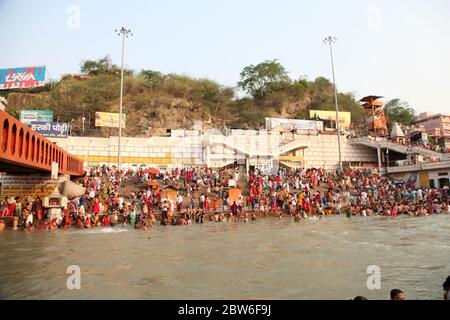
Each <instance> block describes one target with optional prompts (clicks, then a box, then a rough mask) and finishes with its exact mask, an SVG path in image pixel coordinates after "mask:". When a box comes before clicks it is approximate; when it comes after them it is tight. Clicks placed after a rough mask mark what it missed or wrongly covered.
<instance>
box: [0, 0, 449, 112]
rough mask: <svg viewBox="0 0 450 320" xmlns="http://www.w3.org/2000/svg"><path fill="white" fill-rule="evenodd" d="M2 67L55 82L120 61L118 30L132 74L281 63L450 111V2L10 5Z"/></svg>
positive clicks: (0, 6)
mask: <svg viewBox="0 0 450 320" xmlns="http://www.w3.org/2000/svg"><path fill="white" fill-rule="evenodd" d="M0 14H1V19H0V39H1V40H2V46H1V49H0V68H7V67H21V66H32V65H46V66H47V68H48V71H49V72H50V75H51V77H52V78H58V77H59V76H60V75H61V74H64V73H75V72H78V71H79V65H80V62H81V61H82V60H83V59H97V58H100V57H102V56H105V55H110V56H111V58H112V60H113V62H114V63H117V64H119V63H120V47H121V42H120V39H119V37H118V36H117V35H116V34H115V33H114V29H116V28H119V27H121V26H122V25H124V26H126V27H127V28H130V29H132V31H133V32H134V36H133V37H132V38H130V39H129V40H127V44H126V53H125V55H126V57H125V59H126V65H127V66H128V67H129V68H132V69H134V70H140V69H143V68H150V69H153V70H159V71H161V72H163V73H170V72H176V73H185V74H187V75H190V76H194V77H208V78H211V79H214V80H216V81H218V82H220V83H222V84H226V85H230V86H234V85H235V84H236V82H237V81H238V80H239V73H240V72H241V70H242V68H243V67H244V66H246V65H249V64H257V63H259V62H262V61H264V60H266V59H279V60H280V62H281V63H282V64H283V65H284V66H285V67H286V69H287V70H288V71H289V72H290V76H291V77H292V78H298V77H300V76H302V75H305V76H307V77H308V78H309V79H314V78H315V77H317V76H325V77H327V78H331V66H330V57H329V51H328V48H327V47H326V45H325V44H323V42H322V40H323V38H324V37H325V36H327V35H334V36H336V37H337V38H338V42H337V43H336V44H335V47H334V50H335V67H336V80H337V86H338V88H339V90H341V91H344V92H353V93H355V95H356V97H357V98H360V97H362V96H363V95H368V94H378V95H383V96H385V97H386V99H385V100H386V101H387V100H388V99H391V98H395V97H398V98H401V99H403V100H406V101H408V102H409V103H410V105H411V106H412V107H414V108H415V109H417V110H418V111H432V112H448V113H450V109H449V107H450V102H448V98H447V97H448V89H449V83H450V81H449V77H450V1H448V0H427V1H425V0H423V1H422V0H421V1H419V0H395V1H380V0H379V1H377V0H373V1H367V0H339V1H332V0H327V1H325V0H319V1H317V0H316V1H302V0H292V1H288V0H277V1H275V0H241V1H238V0H221V1H219V0H209V1H208V0H176V1H175V0H165V1H162V0H161V1H139V0H128V1H117V0H109V1H103V0H95V1H94V0H91V1H88V0H78V1H77V0H67V1H66V0H58V1H57V0H54V1H52V0H39V1H30V0H0Z"/></svg>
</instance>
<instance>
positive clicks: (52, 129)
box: [30, 121, 69, 138]
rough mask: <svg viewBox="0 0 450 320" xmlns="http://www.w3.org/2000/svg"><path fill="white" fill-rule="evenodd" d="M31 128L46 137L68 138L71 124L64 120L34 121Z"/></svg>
mask: <svg viewBox="0 0 450 320" xmlns="http://www.w3.org/2000/svg"><path fill="white" fill-rule="evenodd" d="M30 128H31V129H32V130H34V131H36V132H37V133H39V134H42V135H43V136H44V137H55V138H67V136H68V135H69V125H68V124H67V123H62V122H46V121H33V122H31V123H30Z"/></svg>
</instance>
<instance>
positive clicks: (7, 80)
mask: <svg viewBox="0 0 450 320" xmlns="http://www.w3.org/2000/svg"><path fill="white" fill-rule="evenodd" d="M44 81H45V66H41V67H25V68H9V69H0V90H6V89H17V88H35V87H42V86H43V85H44Z"/></svg>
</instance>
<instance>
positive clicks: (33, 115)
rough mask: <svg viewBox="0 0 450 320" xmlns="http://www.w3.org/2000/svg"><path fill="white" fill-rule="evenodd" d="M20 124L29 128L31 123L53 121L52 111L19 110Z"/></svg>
mask: <svg viewBox="0 0 450 320" xmlns="http://www.w3.org/2000/svg"><path fill="white" fill-rule="evenodd" d="M19 120H20V122H22V123H24V124H26V125H27V126H29V125H30V124H31V122H36V121H47V122H52V121H53V111H50V110H21V111H20V117H19Z"/></svg>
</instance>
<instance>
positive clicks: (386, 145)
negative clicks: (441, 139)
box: [349, 137, 450, 159]
mask: <svg viewBox="0 0 450 320" xmlns="http://www.w3.org/2000/svg"><path fill="white" fill-rule="evenodd" d="M349 141H350V143H357V144H364V145H367V146H372V147H378V148H383V149H391V150H394V151H397V152H400V153H404V154H406V153H409V152H410V153H419V154H426V155H429V156H434V157H437V158H439V159H450V155H449V154H447V153H442V152H438V151H435V150H430V149H426V148H422V147H416V146H407V145H402V144H397V143H394V142H390V141H387V140H381V141H376V140H371V139H369V138H367V137H362V138H353V139H350V140H349Z"/></svg>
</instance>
